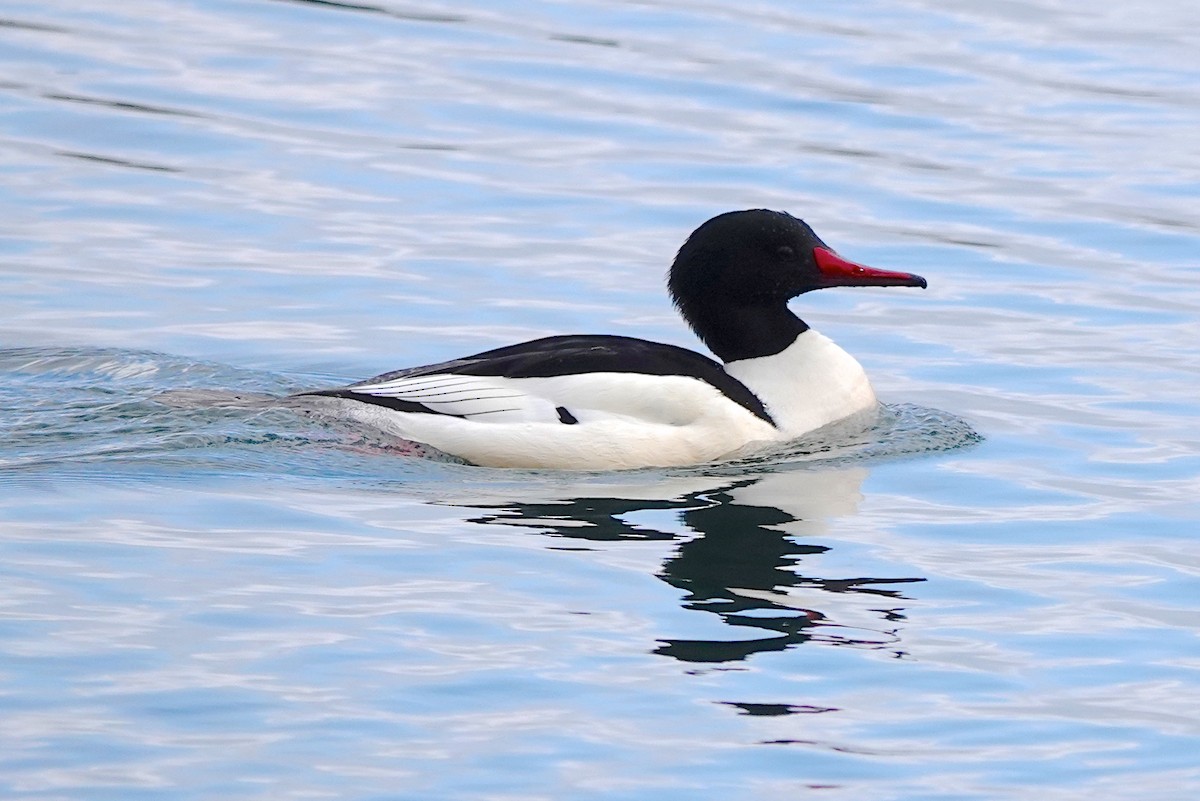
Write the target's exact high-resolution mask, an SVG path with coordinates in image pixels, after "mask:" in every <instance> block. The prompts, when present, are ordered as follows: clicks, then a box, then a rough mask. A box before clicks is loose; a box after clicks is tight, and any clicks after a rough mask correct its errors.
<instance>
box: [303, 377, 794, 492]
mask: <svg viewBox="0 0 1200 801" xmlns="http://www.w3.org/2000/svg"><path fill="white" fill-rule="evenodd" d="M439 378H446V379H454V380H447V381H446V382H445V383H442V384H440V385H439V386H437V387H436V389H435V388H433V387H431V386H430V385H429V384H427V383H426V384H420V383H418V382H417V379H399V380H397V381H393V382H388V383H387V384H376V385H358V386H356V387H354V388H353V389H354V390H355V391H356V392H364V393H365V394H378V395H386V396H387V397H397V398H403V399H406V400H415V401H419V402H421V403H430V402H431V401H433V400H438V401H441V402H442V405H440V406H438V407H436V408H438V409H439V410H444V411H447V412H449V413H450V414H470V415H471V416H470V417H467V418H465V419H464V418H461V417H448V416H444V415H439V414H428V413H420V412H397V411H393V410H391V409H387V408H385V407H382V406H376V405H373V404H367V403H362V402H360V401H354V400H347V399H341V398H329V397H321V396H307V397H303V396H301V397H299V398H297V400H300V399H303V401H305V403H306V405H308V404H311V405H312V406H313V407H315V408H320V409H326V410H328V412H329V413H331V414H335V415H336V416H337V417H339V418H350V419H354V420H357V421H359V422H362V423H365V424H367V425H370V426H373V427H375V428H378V429H381V430H383V431H386V432H388V433H390V434H393V435H396V436H399V437H402V438H404V439H410V440H415V441H417V442H423V443H425V444H427V445H432V446H433V447H435V448H437V449H438V450H441V451H445V452H446V453H450V454H454V455H455V456H459V457H461V458H463V459H466V460H467V461H469V462H472V463H473V464H477V465H483V466H486V467H549V468H559V469H576V470H580V469H582V470H612V469H626V468H635V467H668V466H676V465H689V464H698V463H701V462H706V461H712V460H714V459H719V458H721V457H722V456H725V455H727V454H730V453H733V452H734V451H737V450H739V449H740V448H743V447H744V446H745V445H747V444H748V443H750V442H758V441H770V440H777V439H779V438H780V434H779V432H778V431H777V430H776V429H775V428H774V427H773V426H771V425H769V424H768V423H766V422H765V421H763V420H761V419H760V418H758V417H756V416H755V415H754V414H752V413H751V412H749V411H747V410H746V409H744V408H742V407H741V406H739V405H738V404H736V403H734V402H732V401H730V400H729V399H728V398H726V397H725V396H724V395H722V394H721V392H720V391H719V390H717V389H716V388H715V387H713V386H711V385H709V384H707V383H705V382H703V381H699V380H697V379H694V378H686V377H684V376H661V375H644V374H640V373H584V374H580V375H564V376H554V377H549V378H503V377H490V376H489V377H483V378H478V377H475V376H439ZM467 389H471V390H473V392H467V391H465V390H467ZM435 392H447V393H450V392H454V393H458V394H454V395H449V394H447V395H437V394H434V393H435ZM419 396H425V397H419ZM431 405H432V404H431ZM558 407H562V408H564V409H566V410H567V411H568V412H569V413H570V414H571V416H572V417H574V418H575V419H576V420H577V421H578V422H577V423H575V424H571V425H568V424H565V423H563V422H561V421H560V420H559V416H558V412H557V411H556V409H557V408H558ZM509 410H511V411H509ZM480 412H483V413H480Z"/></svg>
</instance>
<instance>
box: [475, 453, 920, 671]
mask: <svg viewBox="0 0 1200 801" xmlns="http://www.w3.org/2000/svg"><path fill="white" fill-rule="evenodd" d="M865 476H866V471H865V470H862V469H840V470H825V471H815V470H794V471H790V472H776V473H766V474H762V475H757V476H740V477H737V478H729V477H724V478H722V477H714V476H687V477H677V478H668V479H665V480H664V481H661V482H657V483H654V484H644V485H614V484H608V485H595V484H592V485H590V486H589V485H586V484H583V485H579V486H575V487H573V488H571V487H562V488H561V495H562V497H545V498H542V499H529V500H525V501H519V502H517V501H513V502H504V503H495V504H491V503H489V504H486V505H481V504H476V503H470V504H467V505H470V506H473V507H475V508H477V509H479V510H480V511H481V512H482V515H481V516H480V517H477V518H475V520H476V522H481V523H507V524H514V523H515V524H520V525H522V526H527V527H534V528H537V529H541V530H544V531H547V532H550V533H552V534H554V535H556V536H558V537H562V538H566V539H569V540H575V541H580V540H590V541H615V540H634V539H636V540H647V539H658V540H675V541H678V543H679V545H678V546H677V547H676V549H675V551H674V553H673V554H672V555H671V556H670V557H668V558H667V559H666V560H665V561H664V563H663V566H662V569H661V570H660V571H659V573H658V576H659V578H661V579H662V580H663V581H665V582H667V583H668V584H671V585H672V586H674V587H677V588H679V589H680V590H681V591H682V592H683V597H682V600H681V603H682V604H683V606H684V608H685V609H693V610H698V611H704V612H710V613H713V614H715V615H718V616H719V617H720V618H721V620H723V621H724V622H725V623H726V624H727V625H729V626H731V627H735V628H736V629H737V630H738V632H739V634H752V635H753V636H748V637H742V636H736V637H730V638H728V639H719V640H718V639H705V640H700V639H663V640H660V641H659V646H658V647H657V648H656V649H655V652H656V653H659V654H662V655H663V656H669V657H672V658H675V659H678V660H681V661H683V662H689V663H729V662H737V661H741V660H744V659H746V658H748V657H750V656H751V655H753V654H756V653H759V652H762V651H781V650H784V649H787V648H790V647H792V646H795V645H798V644H800V643H803V642H807V641H810V640H814V639H815V640H819V641H821V642H827V643H834V644H838V645H845V646H851V647H865V648H876V649H880V648H882V649H891V650H892V651H893V652H894V653H895V655H897V656H902V655H903V651H902V650H901V649H900V646H899V628H900V626H901V625H902V623H903V621H904V614H903V611H902V607H903V604H904V600H905V597H904V596H903V595H902V594H901V593H900V591H899V590H898V589H896V588H895V587H894V585H896V584H903V583H910V582H917V581H922V580H923V579H921V578H915V577H892V578H885V577H854V578H846V577H837V578H830V577H820V576H817V575H813V574H812V573H810V572H809V571H808V570H806V569H805V564H806V562H814V563H815V561H817V560H814V559H813V557H815V556H817V555H819V554H822V553H824V552H826V551H827V550H828V548H827V547H826V546H823V545H814V544H806V543H805V542H804V540H805V539H812V538H814V537H816V536H820V535H821V534H822V533H824V531H825V527H826V523H827V521H828V520H830V519H831V518H833V517H836V516H839V515H845V514H851V513H853V512H854V511H855V510H856V509H857V504H858V500H859V498H860V494H859V492H860V487H861V485H862V481H863V479H864V478H865ZM575 492H579V493H581V494H579V495H574V497H571V495H572V494H573V493H575ZM582 493H588V494H582ZM559 494H560V493H558V492H556V493H554V495H559ZM814 566H815V565H814ZM829 593H837V594H839V595H840V598H837V599H835V598H833V597H831V596H830V595H829ZM850 597H853V598H857V599H860V600H861V601H863V603H857V604H855V603H847V602H846V600H847V599H848V598H850ZM822 607H824V608H834V609H836V610H837V611H836V612H834V613H832V614H830V615H827V614H826V613H824V612H822V611H820V609H821V608H822ZM846 617H849V618H853V619H851V620H844V619H838V618H846Z"/></svg>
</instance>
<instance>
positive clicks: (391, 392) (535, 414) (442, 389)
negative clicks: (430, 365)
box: [347, 373, 558, 423]
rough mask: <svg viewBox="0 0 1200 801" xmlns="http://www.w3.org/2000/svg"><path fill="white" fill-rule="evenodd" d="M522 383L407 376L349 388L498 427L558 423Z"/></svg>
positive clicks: (547, 406)
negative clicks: (517, 423) (523, 388)
mask: <svg viewBox="0 0 1200 801" xmlns="http://www.w3.org/2000/svg"><path fill="white" fill-rule="evenodd" d="M519 382H520V379H511V378H504V377H502V376H474V375H457V374H454V373H440V374H435V375H420V376H405V377H401V378H396V379H392V380H391V381H383V382H380V383H374V384H354V385H352V386H349V387H347V389H348V390H350V391H351V392H354V393H357V394H360V395H371V396H373V397H377V398H395V399H396V400H402V401H408V402H410V403H419V404H421V405H422V406H425V407H427V408H428V409H429V410H430V411H432V412H435V413H437V414H447V415H453V416H455V417H465V418H467V419H469V420H479V421H486V422H495V423H508V422H538V421H543V422H551V421H553V422H558V416H557V412H556V411H555V408H554V405H553V404H552V403H550V402H549V401H547V400H546V399H545V398H540V397H537V396H535V395H531V394H530V393H528V392H524V391H522V390H521V388H520V387H519V386H518V384H519Z"/></svg>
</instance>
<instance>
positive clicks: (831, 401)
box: [725, 329, 878, 439]
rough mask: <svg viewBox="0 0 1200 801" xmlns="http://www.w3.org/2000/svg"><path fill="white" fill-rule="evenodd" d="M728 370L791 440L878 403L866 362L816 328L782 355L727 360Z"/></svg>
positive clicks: (806, 333)
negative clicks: (863, 366)
mask: <svg viewBox="0 0 1200 801" xmlns="http://www.w3.org/2000/svg"><path fill="white" fill-rule="evenodd" d="M725 371H726V372H728V373H729V374H730V375H731V376H733V377H734V378H736V379H738V380H739V381H741V382H742V383H743V384H745V385H746V386H747V387H749V388H750V391H751V392H753V393H754V394H755V395H757V396H758V397H759V398H760V399H761V400H762V402H763V405H764V406H766V407H767V411H768V412H770V413H771V417H772V418H773V419H774V420H775V424H776V425H777V426H778V427H779V430H780V433H781V434H782V435H783V436H784V438H787V439H791V438H793V437H798V436H800V435H802V434H807V433H808V432H810V431H815V430H816V429H818V428H820V427H822V426H825V425H829V424H830V423H833V422H835V421H837V420H841V419H843V418H846V417H850V416H851V415H854V414H858V413H860V412H864V411H866V410H868V409H874V408H875V407H876V406H877V405H878V401H877V400H876V398H875V390H873V389H872V388H871V382H870V381H869V380H868V379H867V374H866V372H865V371H864V370H863V368H862V365H860V364H859V363H858V362H857V361H855V359H854V357H853V356H851V355H850V354H849V353H847V352H846V351H844V350H842V349H841V348H839V347H838V346H837V345H836V344H834V342H833V340H831V339H829V338H828V337H826V336H822V335H821V334H819V333H817V332H816V331H813V330H812V329H809V330H807V331H805V332H804V333H802V334H800V336H798V337H796V339H795V341H793V342H792V344H791V345H789V346H788V347H787V348H785V349H784V350H782V351H780V352H779V353H776V354H773V355H771V356H760V357H758V358H754V359H739V360H737V361H733V362H729V363H727V364H726V365H725Z"/></svg>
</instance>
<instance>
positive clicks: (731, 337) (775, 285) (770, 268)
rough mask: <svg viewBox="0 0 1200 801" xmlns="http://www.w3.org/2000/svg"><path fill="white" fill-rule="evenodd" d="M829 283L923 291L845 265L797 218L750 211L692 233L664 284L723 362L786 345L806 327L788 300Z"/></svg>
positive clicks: (907, 279) (916, 283)
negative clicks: (788, 304)
mask: <svg viewBox="0 0 1200 801" xmlns="http://www.w3.org/2000/svg"><path fill="white" fill-rule="evenodd" d="M832 286H913V287H924V286H925V279H924V278H921V277H920V276H918V275H912V274H909V273H898V272H890V271H887V270H877V269H875V268H873V267H866V266H864V265H861V264H855V263H853V262H850V261H846V260H845V259H843V258H841V257H840V256H838V255H837V253H835V252H834V251H833V249H832V248H830V247H829V246H828V245H826V244H825V243H824V242H822V241H821V238H820V237H818V236H817V235H816V234H815V233H814V232H813V230H812V229H811V228H809V227H808V225H807V224H806V223H805V222H804V221H803V220H799V219H796V218H795V217H793V216H791V215H790V214H787V213H785V212H781V211H770V210H767V209H751V210H748V211H731V212H728V213H726V214H721V215H718V216H716V217H713V218H712V219H711V220H709V221H708V222H706V223H704V224H703V225H701V226H700V227H699V228H697V229H696V230H695V231H693V232H692V235H691V236H689V237H688V239H687V241H686V242H684V243H683V247H681V248H680V249H679V255H677V256H676V257H675V263H674V264H673V265H672V266H671V274H670V278H669V280H668V287H669V289H670V292H671V299H672V300H673V301H674V302H675V305H676V306H677V307H678V308H679V311H680V313H682V314H683V316H684V317H685V318H686V319H687V321H688V323H689V324H690V325H691V326H692V328H693V329H694V330H695V331H696V334H697V335H698V336H699V337H700V338H701V339H703V340H704V342H705V343H706V344H707V345H708V346H709V347H710V348H712V350H713V352H714V353H716V354H717V355H718V356H720V357H721V358H722V359H724V360H725V361H730V360H731V359H732V358H747V355H746V354H748V353H749V354H752V355H767V354H768V353H774V352H778V350H782V349H783V348H785V347H787V346H788V345H789V344H791V342H792V340H794V339H795V337H796V335H797V334H799V333H800V332H802V331H804V330H805V329H806V328H807V326H805V325H804V323H803V322H802V321H800V320H799V319H798V318H796V317H795V315H793V314H792V313H791V312H790V311H788V309H787V302H788V300H790V299H791V298H794V297H796V296H797V295H802V294H804V293H805V292H810V291H812V290H814V289H824V288H826V287H832ZM771 348H775V350H771ZM723 351H724V352H723ZM731 354H732V355H731Z"/></svg>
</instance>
